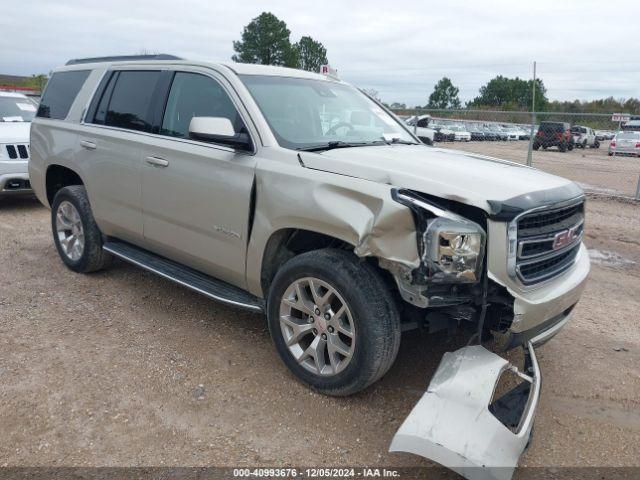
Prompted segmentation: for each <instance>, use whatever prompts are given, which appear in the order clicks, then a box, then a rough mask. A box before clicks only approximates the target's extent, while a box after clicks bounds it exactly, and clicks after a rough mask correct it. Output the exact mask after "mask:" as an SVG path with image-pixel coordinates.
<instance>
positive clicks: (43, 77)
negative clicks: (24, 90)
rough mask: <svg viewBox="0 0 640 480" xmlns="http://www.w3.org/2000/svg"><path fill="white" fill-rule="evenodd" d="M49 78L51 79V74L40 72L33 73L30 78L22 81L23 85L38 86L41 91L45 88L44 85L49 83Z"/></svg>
mask: <svg viewBox="0 0 640 480" xmlns="http://www.w3.org/2000/svg"><path fill="white" fill-rule="evenodd" d="M47 80H49V75H47V74H44V73H40V74H38V75H31V76H30V77H29V78H26V79H24V80H23V81H22V86H23V87H30V88H37V89H39V90H40V91H42V90H43V89H44V86H45V85H46V84H47Z"/></svg>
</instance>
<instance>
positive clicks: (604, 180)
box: [438, 140, 640, 197]
mask: <svg viewBox="0 0 640 480" xmlns="http://www.w3.org/2000/svg"><path fill="white" fill-rule="evenodd" d="M601 143H602V144H601V145H600V148H598V149H591V148H586V149H584V150H583V149H580V148H576V149H574V150H572V151H570V152H565V153H561V152H559V151H558V149H557V148H555V147H553V148H549V149H548V150H542V149H541V150H538V151H537V152H536V151H534V152H533V166H534V167H536V168H539V169H541V170H544V171H546V172H550V173H554V174H556V175H560V176H563V177H568V178H571V179H572V180H574V181H576V182H578V183H580V185H581V186H582V188H584V189H585V190H587V191H591V192H594V193H603V194H611V195H622V196H627V197H633V196H634V195H635V192H636V188H637V185H638V176H640V158H635V157H628V156H627V157H625V156H613V157H610V156H608V155H607V152H608V148H609V141H603V142H601ZM438 146H442V147H445V148H456V149H459V150H466V151H469V152H475V153H481V154H484V155H491V156H494V157H498V158H505V159H507V160H512V161H514V162H518V163H523V164H524V163H526V161H527V150H528V146H529V142H526V141H523V140H520V141H517V142H516V141H511V142H468V143H463V142H455V143H440V144H438Z"/></svg>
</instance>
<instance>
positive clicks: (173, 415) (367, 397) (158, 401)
mask: <svg viewBox="0 0 640 480" xmlns="http://www.w3.org/2000/svg"><path fill="white" fill-rule="evenodd" d="M639 208H640V206H638V205H637V204H635V205H634V204H629V203H620V202H614V201H605V200H601V199H594V200H590V201H589V203H588V213H587V232H588V233H587V238H586V243H587V245H588V247H589V248H590V249H593V250H592V251H593V258H594V265H593V271H592V274H591V280H590V283H589V285H588V287H587V290H586V292H585V294H584V297H583V300H582V301H581V302H580V303H579V304H578V306H577V307H576V310H575V314H574V317H573V320H572V321H571V322H570V323H569V324H568V326H567V327H566V328H565V329H564V330H563V331H562V332H561V333H560V334H559V335H558V336H557V337H556V338H555V339H553V340H552V341H551V342H549V343H548V344H547V345H545V346H543V347H541V348H540V349H539V350H538V355H539V360H540V363H541V369H542V374H543V379H544V381H543V390H542V397H541V402H540V406H539V409H538V413H537V420H536V430H535V436H534V439H533V442H532V445H531V447H530V449H529V450H528V451H527V452H526V453H525V454H524V455H523V457H522V458H521V461H520V465H525V466H632V465H640V329H639V328H638V319H639V313H638V312H640V295H639V293H640V287H639V286H638V285H639V282H640V242H639V240H638V231H639V227H640V213H639V212H640V210H639ZM0 265H2V268H0V385H1V388H0V465H8V466H25V465H28V466H61V465H64V466H151V465H153V466H161V465H174V466H175V465H181V466H187V465H188V466H192V465H198V466H202V465H218V466H237V465H246V466H256V465H258V466H285V465H297V466H311V465H320V466H327V465H331V466H344V465H386V466H415V465H418V466H420V465H429V462H427V461H426V460H424V459H422V458H420V457H416V456H412V455H409V454H398V453H394V454H390V453H388V452H387V448H388V445H389V442H390V440H391V438H392V436H393V434H394V432H395V431H396V429H397V428H398V426H399V425H400V423H401V422H402V420H403V418H404V417H405V416H406V415H407V414H408V413H409V411H410V410H411V408H412V406H413V405H414V404H415V403H416V401H417V400H418V399H419V398H420V396H421V395H422V393H423V392H424V390H425V387H426V385H427V383H428V381H429V379H430V377H431V375H432V374H433V372H434V370H435V368H436V367H437V364H438V362H439V360H440V358H441V356H442V354H443V353H444V352H445V351H447V350H452V349H455V348H458V347H460V346H461V344H460V340H459V339H447V337H446V335H444V334H443V335H434V336H431V337H427V336H421V335H419V334H416V333H412V334H409V335H405V336H403V343H402V346H401V351H400V354H399V356H398V359H397V361H396V363H395V365H394V367H393V368H392V369H391V371H390V372H389V373H388V374H387V375H386V376H385V378H384V379H383V380H382V381H380V382H379V383H377V384H376V385H374V386H373V387H371V388H369V389H368V390H366V391H365V392H362V393H360V394H358V395H356V396H353V397H350V398H329V397H324V396H321V395H318V394H316V393H314V392H312V391H310V390H309V389H308V388H306V387H304V386H303V385H301V384H300V383H298V382H296V381H295V380H294V378H293V377H292V375H290V374H289V372H288V371H287V370H286V368H285V367H284V365H283V364H282V363H281V362H280V360H279V359H278V357H277V354H276V352H275V349H274V348H273V346H272V344H271V340H270V338H269V334H268V331H267V327H266V324H265V321H264V318H263V317H262V316H259V315H255V314H249V313H244V312H241V311H237V310H234V309H231V308H228V307H225V306H222V305H220V304H216V303H214V302H212V301H209V300H207V299H205V298H203V297H201V296H199V295H197V294H195V293H193V292H190V291H188V290H186V289H184V288H181V287H178V286H176V285H174V284H172V283H170V282H168V281H165V280H163V279H160V278H158V277H155V276H153V275H151V274H148V273H145V272H143V271H142V270H140V269H138V268H135V267H132V266H130V265H127V264H125V263H121V262H116V263H115V264H114V265H113V266H112V267H111V268H110V269H109V270H107V271H105V272H100V273H96V274H91V275H79V274H75V273H73V272H71V271H70V270H68V269H66V268H65V267H64V266H63V264H62V263H61V262H60V260H59V259H58V257H57V254H56V252H55V250H54V246H53V242H52V239H51V233H50V227H49V212H48V210H46V209H45V208H43V207H42V206H40V205H39V204H38V203H37V202H36V201H35V200H30V199H10V200H3V201H2V203H0Z"/></svg>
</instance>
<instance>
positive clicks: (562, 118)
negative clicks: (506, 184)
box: [394, 109, 640, 199]
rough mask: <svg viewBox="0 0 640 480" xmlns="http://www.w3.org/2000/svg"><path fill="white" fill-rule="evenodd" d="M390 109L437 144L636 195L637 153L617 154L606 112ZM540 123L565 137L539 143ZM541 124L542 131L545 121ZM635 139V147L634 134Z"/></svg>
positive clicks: (615, 126) (590, 187) (606, 191)
mask: <svg viewBox="0 0 640 480" xmlns="http://www.w3.org/2000/svg"><path fill="white" fill-rule="evenodd" d="M394 111H395V113H396V114H397V115H399V116H401V117H405V118H409V117H412V116H417V117H418V118H419V119H422V122H420V125H421V126H427V128H430V129H433V130H435V137H434V140H435V144H436V145H437V146H440V147H445V148H453V149H458V150H465V151H468V152H473V153H478V154H482V155H488V156H493V157H499V158H503V159H506V160H511V161H514V162H517V163H521V164H530V165H531V166H533V167H535V168H539V169H541V170H544V171H547V172H549V173H553V174H556V175H560V176H563V177H566V178H570V179H571V180H574V181H576V182H578V183H579V184H580V185H581V186H582V188H584V189H585V191H587V192H589V193H593V194H600V195H607V196H615V197H627V198H636V199H640V190H639V189H640V157H639V156H637V155H634V154H631V155H629V154H624V155H623V154H619V153H618V151H617V150H616V148H615V142H614V145H612V141H613V139H614V136H615V135H616V134H617V133H618V132H619V130H620V124H619V123H618V122H614V121H612V120H611V119H612V114H594V113H591V114H589V113H576V112H564V113H560V112H536V114H535V116H534V115H533V114H532V113H531V112H516V111H499V110H473V109H457V110H447V109H395V110H394ZM534 118H535V120H533V119H534ZM541 122H553V123H558V124H566V127H568V128H569V133H568V135H570V138H571V139H570V140H569V139H567V138H566V137H563V138H562V141H561V142H553V141H551V142H544V141H542V140H541V136H542V135H543V133H542V132H541V133H540V134H538V130H539V128H540V124H541ZM542 124H543V129H544V128H545V125H547V124H546V123H542ZM532 133H533V136H532ZM561 135H563V134H562V133H560V131H557V132H552V137H554V138H552V140H554V139H555V137H556V136H558V137H560V136H561ZM632 141H633V140H632ZM634 142H635V141H634ZM618 143H620V140H619V141H618ZM635 143H637V144H638V146H639V147H640V138H639V139H638V140H637V142H635ZM634 146H635V145H634ZM639 151H640V150H639Z"/></svg>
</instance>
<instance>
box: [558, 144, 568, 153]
mask: <svg viewBox="0 0 640 480" xmlns="http://www.w3.org/2000/svg"><path fill="white" fill-rule="evenodd" d="M558 150H560V151H561V152H566V151H567V144H566V143H565V142H562V143H560V144H559V145H558Z"/></svg>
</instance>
